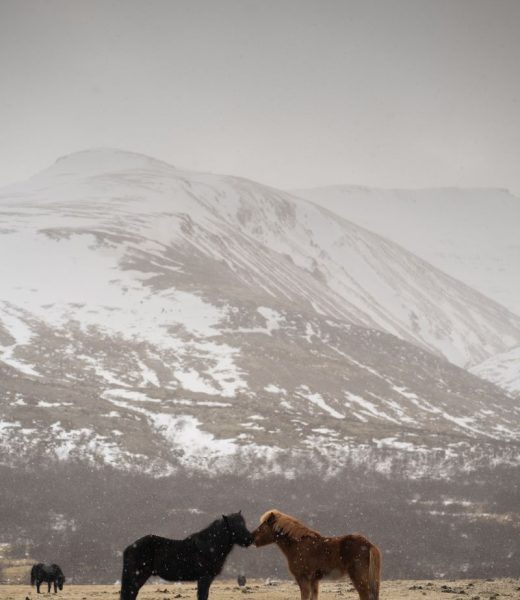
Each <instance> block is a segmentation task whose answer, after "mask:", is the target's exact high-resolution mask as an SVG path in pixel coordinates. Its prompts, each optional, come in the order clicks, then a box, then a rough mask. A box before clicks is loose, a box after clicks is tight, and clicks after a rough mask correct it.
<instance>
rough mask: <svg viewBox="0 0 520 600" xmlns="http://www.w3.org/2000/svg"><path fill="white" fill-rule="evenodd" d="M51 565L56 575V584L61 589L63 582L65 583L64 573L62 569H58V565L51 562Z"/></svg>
mask: <svg viewBox="0 0 520 600" xmlns="http://www.w3.org/2000/svg"><path fill="white" fill-rule="evenodd" d="M52 566H53V568H54V572H55V576H56V584H57V586H58V588H59V589H60V590H62V589H63V584H64V583H65V575H64V574H63V571H62V570H61V569H60V567H58V565H56V564H53V565H52Z"/></svg>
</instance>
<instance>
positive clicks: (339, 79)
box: [0, 0, 520, 192]
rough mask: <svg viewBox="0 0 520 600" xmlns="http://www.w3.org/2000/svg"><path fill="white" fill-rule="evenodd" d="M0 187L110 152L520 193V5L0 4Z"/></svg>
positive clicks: (277, 172)
mask: <svg viewBox="0 0 520 600" xmlns="http://www.w3.org/2000/svg"><path fill="white" fill-rule="evenodd" d="M0 86H1V87H0V185H4V184H8V183H11V182H13V181H15V180H18V179H25V178H26V177H28V176H30V175H31V174H33V173H34V172H36V171H38V170H40V169H42V168H44V167H46V166H48V165H49V164H50V163H52V162H54V160H55V159H56V158H57V157H58V156H61V155H64V154H68V153H70V152H74V151H76V150H82V149H85V148H91V147H98V146H111V147H117V148H123V149H128V150H133V151H137V152H142V153H145V154H149V155H152V156H155V157H158V158H161V159H163V160H166V161H168V162H171V163H173V164H175V165H177V166H179V167H183V168H187V169H196V170H204V171H213V172H223V173H230V174H235V175H242V176H245V177H250V178H252V179H255V180H258V181H262V182H264V183H269V184H271V185H275V186H278V187H309V186H318V185H326V184H337V183H351V184H361V185H368V186H378V187H431V186H465V187H475V186H478V187H481V186H499V187H507V188H510V189H512V190H514V191H516V192H520V1H518V0H512V1H511V2H507V1H502V0H490V1H489V2H482V1H478V0H468V1H465V0H449V1H443V0H430V1H420V0H410V1H407V0H395V1H394V0H381V1H380V2H370V1H367V0H360V1H358V2H350V1H348V0H342V1H340V0H338V1H334V0H319V1H315V2H310V1H303V0H272V1H270V0H249V1H248V0H236V1H229V0H207V1H194V0H186V1H182V2H181V1H176V0H170V1H163V2H161V1H154V0H143V1H132V0H122V1H115V0H112V1H111V0H102V1H96V0H84V1H80V0H66V1H55V0H45V1H44V0H38V1H36V0H33V1H27V0H0Z"/></svg>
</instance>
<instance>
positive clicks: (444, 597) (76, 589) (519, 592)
mask: <svg viewBox="0 0 520 600" xmlns="http://www.w3.org/2000/svg"><path fill="white" fill-rule="evenodd" d="M43 589H46V587H45V588H44V587H43V586H42V590H43ZM118 594H119V587H118V586H115V585H67V584H66V585H65V587H64V589H63V591H62V592H58V594H57V596H54V594H50V595H48V594H46V593H45V594H40V596H38V595H37V594H36V591H35V590H34V589H31V588H30V587H29V585H0V600H51V598H55V599H56V600H91V599H92V600H115V599H117V597H118ZM244 595H245V596H250V597H251V600H299V598H300V593H299V590H298V587H297V586H296V585H295V584H294V583H293V582H290V581H280V582H277V581H272V582H269V581H267V582H266V581H264V580H250V581H248V583H247V586H246V587H244V588H239V587H238V586H237V585H236V583H235V582H234V581H226V580H217V581H216V582H215V583H214V584H213V586H212V587H211V590H210V600H242V599H243V598H244ZM196 597H197V594H196V585H195V584H188V583H183V584H166V583H162V582H160V583H154V584H151V585H146V586H144V587H143V588H142V590H141V592H140V593H139V600H179V599H183V600H196ZM333 599H334V600H357V599H358V595H357V594H356V592H355V591H354V589H353V588H352V586H351V585H350V583H349V582H348V581H344V582H325V583H323V584H322V585H321V593H320V600H333ZM506 599H512V600H520V579H494V580H481V579H472V580H459V581H453V580H440V579H437V580H432V581H427V580H417V581H384V582H383V584H382V589H381V600H506ZM244 600H245V599H244Z"/></svg>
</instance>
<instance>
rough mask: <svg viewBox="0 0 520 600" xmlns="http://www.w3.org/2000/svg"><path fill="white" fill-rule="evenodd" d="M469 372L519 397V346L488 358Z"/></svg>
mask: <svg viewBox="0 0 520 600" xmlns="http://www.w3.org/2000/svg"><path fill="white" fill-rule="evenodd" d="M471 372H472V373H474V374H475V375H477V376H478V377H482V379H487V380H488V381H491V382H493V383H495V384H496V385H498V386H500V387H502V388H504V389H505V390H507V391H509V392H511V393H512V394H518V395H520V346H516V347H515V348H512V349H511V350H509V351H508V352H503V353H502V354H497V355H496V356H492V357H491V358H488V359H487V360H485V361H484V362H483V363H481V364H479V365H476V366H474V367H472V369H471Z"/></svg>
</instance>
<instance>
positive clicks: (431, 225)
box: [295, 186, 520, 314]
mask: <svg viewBox="0 0 520 600" xmlns="http://www.w3.org/2000/svg"><path fill="white" fill-rule="evenodd" d="M295 194H296V195H298V196H300V197H302V198H307V199H308V200H311V201H313V202H316V203H317V204H319V205H320V206H323V207H325V208H327V209H329V210H331V211H333V212H335V213H337V214H339V215H341V216H342V217H344V218H346V219H349V220H351V221H353V222H354V223H357V224H358V225H361V226H363V227H366V228H367V229H370V230H371V231H374V232H376V233H378V234H380V235H382V236H384V237H385V238H388V239H390V240H392V241H394V242H396V243H398V244H400V245H402V246H403V247H405V248H407V249H408V250H410V251H411V252H413V253H414V254H417V255H418V256H421V257H422V258H424V259H425V260H427V261H428V262H430V263H431V264H433V265H435V266H436V267H437V268H439V269H441V270H442V271H444V272H445V273H449V274H450V275H451V276H452V277H455V278H456V279H459V280H460V281H463V282H464V283H466V284H468V285H469V286H471V287H473V288H475V289H477V290H479V291H480V292H482V293H483V294H485V295H486V296H488V297H489V298H493V299H494V300H495V301H496V302H499V303H500V304H503V305H504V306H506V307H507V308H508V309H509V310H511V311H512V312H514V313H516V314H520V277H518V273H519V272H520V241H519V239H520V238H519V236H518V223H520V198H518V197H516V196H514V195H513V194H511V193H509V192H508V191H506V190H500V189H476V190H471V189H435V190H380V189H369V188H360V187H350V186H330V187H323V188H315V189H308V190H298V191H296V192H295Z"/></svg>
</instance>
